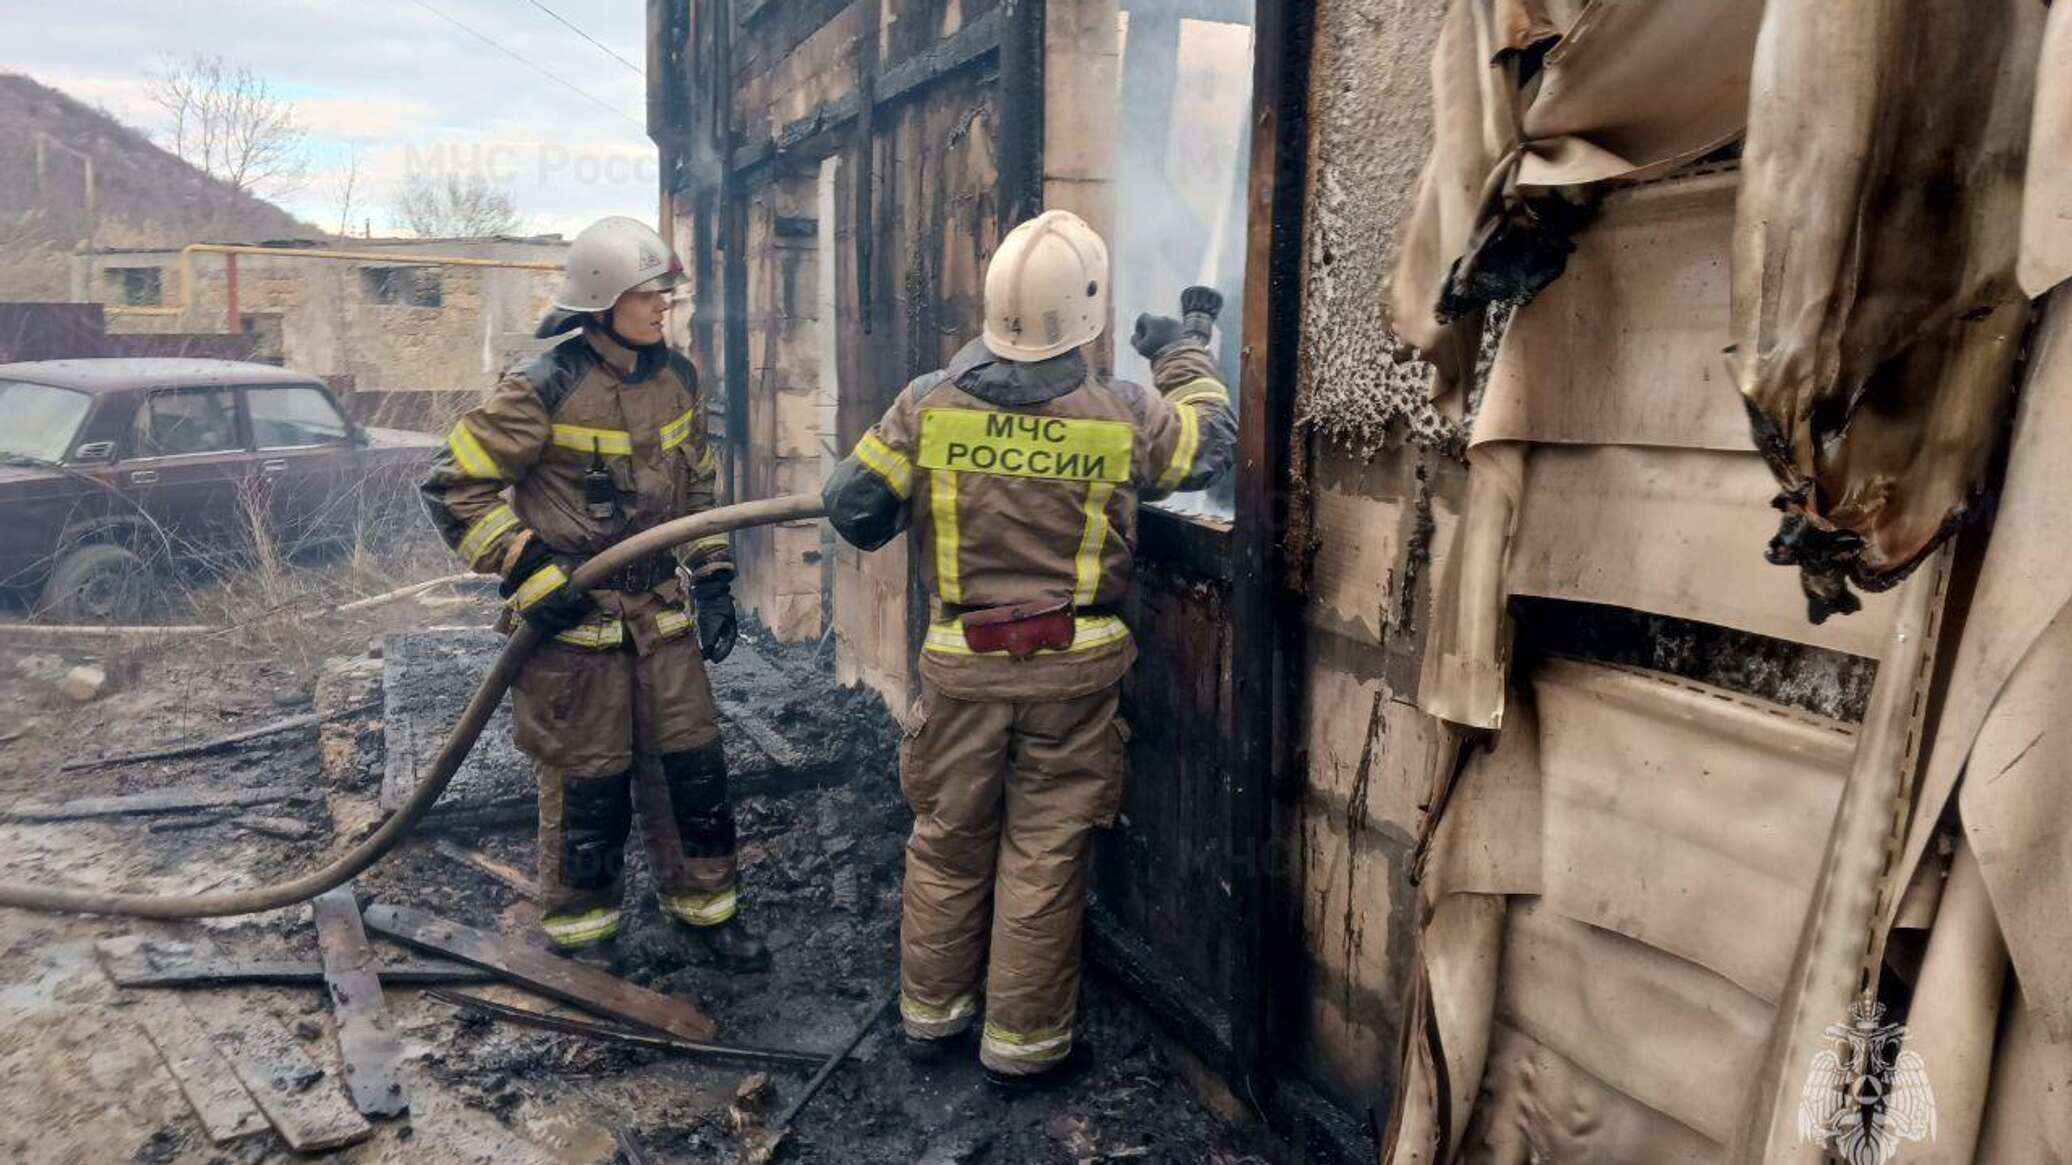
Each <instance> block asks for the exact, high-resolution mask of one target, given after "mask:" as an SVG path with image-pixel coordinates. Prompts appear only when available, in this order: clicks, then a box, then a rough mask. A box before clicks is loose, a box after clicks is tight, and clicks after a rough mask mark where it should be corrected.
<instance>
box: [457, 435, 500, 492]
mask: <svg viewBox="0 0 2072 1165" xmlns="http://www.w3.org/2000/svg"><path fill="white" fill-rule="evenodd" d="M446 448H447V449H449V450H451V451H452V453H453V461H454V464H456V465H458V466H460V467H461V469H462V470H463V471H465V472H466V473H467V475H468V476H469V477H474V478H480V479H482V480H485V481H502V480H504V473H503V470H501V469H498V468H497V466H496V458H494V457H491V456H490V455H489V450H487V449H484V448H483V447H482V442H481V441H479V440H477V439H476V438H475V433H474V430H472V429H470V428H468V423H467V422H466V421H455V422H454V425H453V431H452V432H450V433H448V434H446Z"/></svg>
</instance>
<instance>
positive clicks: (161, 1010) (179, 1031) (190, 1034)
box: [137, 999, 266, 1145]
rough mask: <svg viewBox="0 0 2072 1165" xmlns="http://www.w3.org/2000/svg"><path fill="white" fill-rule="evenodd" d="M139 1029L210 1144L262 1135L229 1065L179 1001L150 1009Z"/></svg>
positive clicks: (260, 1119) (262, 1125)
mask: <svg viewBox="0 0 2072 1165" xmlns="http://www.w3.org/2000/svg"><path fill="white" fill-rule="evenodd" d="M137 1026H138V1027H139V1028H141V1029H143V1032H144V1038H145V1039H147V1040H150V1041H151V1046H152V1047H154V1048H157V1049H158V1056H159V1058H160V1059H162V1060H164V1061H165V1067H166V1071H168V1072H170V1073H172V1075H173V1083H175V1084H177V1085H179V1086H180V1095H182V1096H185V1097H186V1098H187V1103H188V1105H189V1106H191V1107H192V1108H193V1109H194V1115H195V1117H196V1118H198V1119H199V1120H200V1121H201V1127H202V1130H203V1131H204V1132H206V1133H208V1135H209V1140H210V1141H212V1142H213V1143H215V1144H218V1145H227V1144H229V1143H230V1142H232V1141H236V1140H241V1139H243V1138H245V1137H249V1136H251V1135H253V1134H254V1133H263V1132H265V1131H266V1117H265V1116H264V1115H263V1114H261V1113H260V1111H259V1106H258V1105H257V1104H255V1103H253V1102H252V1096H251V1094H250V1093H248V1092H246V1091H245V1086H244V1085H242V1084H240V1083H238V1079H237V1074H236V1073H234V1072H232V1071H231V1070H230V1062H229V1061H228V1060H225V1059H224V1058H223V1055H222V1053H220V1052H218V1051H217V1050H216V1046H215V1044H214V1043H213V1042H212V1041H211V1040H210V1039H209V1034H208V1033H207V1032H206V1031H203V1030H202V1026H201V1025H200V1024H199V1023H196V1022H195V1019H194V1016H192V1015H190V1014H188V1011H187V1009H186V1008H185V1007H184V1006H182V1005H181V1004H180V1002H179V1001H178V1000H174V999H167V1000H164V1001H162V1002H161V1003H158V1004H155V1005H152V1006H151V1007H150V1008H149V1010H148V1011H147V1012H146V1014H145V1015H144V1016H142V1017H140V1019H139V1022H138V1024H137Z"/></svg>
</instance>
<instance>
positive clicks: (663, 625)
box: [655, 607, 691, 639]
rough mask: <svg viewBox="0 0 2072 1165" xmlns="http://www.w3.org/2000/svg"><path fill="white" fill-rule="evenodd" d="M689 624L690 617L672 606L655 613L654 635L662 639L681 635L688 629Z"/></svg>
mask: <svg viewBox="0 0 2072 1165" xmlns="http://www.w3.org/2000/svg"><path fill="white" fill-rule="evenodd" d="M690 626H691V617H690V616H689V615H688V614H686V613H684V612H682V611H679V610H677V609H676V608H674V607H671V608H669V609H668V610H666V611H661V612H658V613H657V614H656V615H655V635H656V636H657V637H659V638H662V639H670V638H673V637H675V636H677V635H681V634H683V633H684V632H685V631H688V630H689V629H690Z"/></svg>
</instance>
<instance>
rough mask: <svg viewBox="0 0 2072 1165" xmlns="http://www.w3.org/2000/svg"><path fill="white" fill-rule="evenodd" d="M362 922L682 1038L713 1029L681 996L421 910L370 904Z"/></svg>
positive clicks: (708, 1035)
mask: <svg viewBox="0 0 2072 1165" xmlns="http://www.w3.org/2000/svg"><path fill="white" fill-rule="evenodd" d="M366 921H367V926H368V928H369V929H371V930H373V931H374V932H375V933H377V934H381V935H385V936H387V937H389V938H392V939H395V940H396V941H397V942H401V943H406V944H408V945H410V946H413V947H419V948H422V949H424V950H428V951H434V952H437V953H439V954H442V955H447V956H450V957H452V958H456V959H460V960H461V961H463V962H468V963H473V964H475V965H476V966H479V967H485V968H487V969H489V970H491V971H494V972H496V973H497V974H498V975H500V976H502V977H503V978H505V979H508V980H510V981H511V982H513V983H517V984H519V985H520V986H523V987H530V988H532V989H533V990H534V991H537V992H539V993H540V994H542V995H545V996H547V997H548V998H549V999H557V1000H560V1001H561V1002H563V1003H566V1004H569V1005H570V1006H573V1007H580V1008H582V1009H583V1010H585V1011H588V1012H590V1013H592V1014H594V1015H601V1016H604V1017H605V1018H607V1019H616V1020H619V1021H621V1022H624V1023H630V1024H632V1025H634V1026H635V1027H639V1028H642V1029H645V1030H648V1031H656V1032H660V1033H662V1034H663V1035H670V1036H676V1037H678V1038H679V1039H686V1040H698V1041H703V1040H709V1039H711V1038H712V1036H713V1033H714V1032H715V1031H716V1030H717V1029H716V1028H715V1026H714V1024H713V1022H712V1020H711V1019H710V1018H708V1017H707V1016H706V1015H705V1013H704V1012H702V1011H699V1010H698V1009H697V1008H696V1007H693V1006H692V1005H691V1004H689V1003H688V1002H685V1001H684V1000H681V999H672V998H671V997H669V996H667V995H662V994H659V993H657V992H654V991H649V990H648V989H646V988H645V987H636V986H634V985H633V984H631V983H628V982H626V981H625V980H624V979H621V978H618V977H617V976H615V975H609V974H606V973H605V972H603V971H600V970H598V969H597V968H595V967H591V966H587V965H585V964H582V963H578V962H575V961H574V960H572V959H564V958H562V957H560V956H559V955H555V954H552V953H550V952H548V951H544V950H540V949H537V948H534V947H526V946H521V945H519V944H517V943H512V942H507V941H506V940H505V939H504V937H503V936H502V935H499V934H494V933H491V932H489V931H481V930H476V929H474V928H472V927H466V926H461V925H460V924H458V923H453V922H447V921H445V920H444V919H440V918H436V917H434V916H432V915H430V914H426V913H425V912H424V911H422V910H412V909H409V908H408V907H401V906H375V907H371V908H369V909H368V911H367V914H366Z"/></svg>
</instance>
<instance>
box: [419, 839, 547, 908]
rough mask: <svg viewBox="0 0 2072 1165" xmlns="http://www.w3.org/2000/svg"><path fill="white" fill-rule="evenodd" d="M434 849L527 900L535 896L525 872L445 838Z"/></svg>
mask: <svg viewBox="0 0 2072 1165" xmlns="http://www.w3.org/2000/svg"><path fill="white" fill-rule="evenodd" d="M432 849H433V850H434V851H435V852H436V853H438V855H439V856H440V857H442V858H446V859H447V860H449V861H456V862H459V863H461V864H462V865H467V866H473V867H475V868H476V869H478V870H480V871H482V872H483V873H485V874H488V875H489V876H490V877H492V878H495V879H496V880H497V881H499V882H502V883H503V884H504V885H506V886H509V887H510V888H511V889H513V890H516V891H517V892H518V893H519V894H521V895H523V896H525V897H527V898H530V897H532V896H533V892H534V891H533V884H532V879H531V878H528V877H526V876H525V872H524V871H523V870H516V869H512V868H511V867H510V866H507V865H505V864H504V863H502V862H500V861H497V860H496V859H495V858H492V857H490V856H489V855H488V854H485V853H483V852H481V851H480V850H472V849H469V848H467V847H466V846H463V845H459V844H456V843H455V842H452V841H450V840H448V839H446V838H443V837H442V838H439V839H437V840H435V841H433V842H432Z"/></svg>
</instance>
